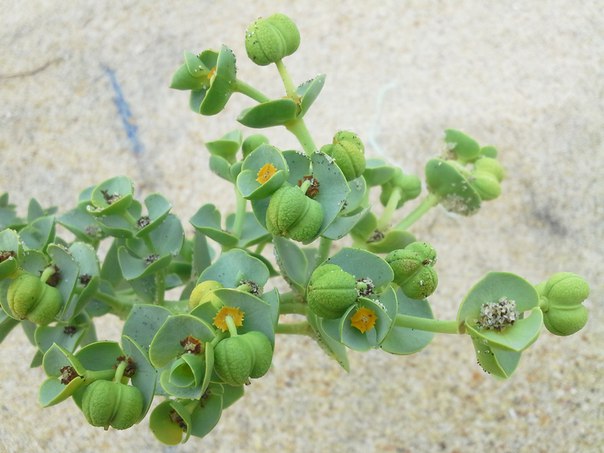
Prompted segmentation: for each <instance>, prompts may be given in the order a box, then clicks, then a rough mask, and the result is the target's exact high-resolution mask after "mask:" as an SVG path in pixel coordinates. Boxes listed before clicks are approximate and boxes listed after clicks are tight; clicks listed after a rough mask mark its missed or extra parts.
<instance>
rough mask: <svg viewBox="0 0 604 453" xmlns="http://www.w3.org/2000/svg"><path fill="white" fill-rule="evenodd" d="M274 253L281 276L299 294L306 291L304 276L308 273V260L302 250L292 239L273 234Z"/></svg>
mask: <svg viewBox="0 0 604 453" xmlns="http://www.w3.org/2000/svg"><path fill="white" fill-rule="evenodd" d="M273 244H274V245H275V255H276V258H277V264H278V265H279V268H280V269H281V272H282V274H283V278H285V280H286V281H287V282H288V283H289V284H290V285H292V286H293V287H294V288H295V289H296V290H297V291H298V292H299V293H300V294H303V293H304V291H306V283H307V280H306V276H307V274H308V261H307V260H306V256H305V255H304V252H302V250H301V249H300V247H298V246H297V245H296V244H295V243H294V242H293V241H290V240H288V239H285V238H282V237H278V236H275V237H274V238H273Z"/></svg>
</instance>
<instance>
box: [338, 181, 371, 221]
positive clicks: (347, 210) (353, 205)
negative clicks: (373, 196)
mask: <svg viewBox="0 0 604 453" xmlns="http://www.w3.org/2000/svg"><path fill="white" fill-rule="evenodd" d="M348 187H349V188H350V193H349V194H348V197H347V198H346V203H345V205H344V209H342V211H341V212H340V215H344V216H349V215H351V214H355V213H356V212H358V210H359V209H361V208H362V207H363V206H367V204H368V203H369V201H368V191H367V183H366V182H365V178H363V177H362V176H360V177H358V178H356V179H353V180H352V181H348Z"/></svg>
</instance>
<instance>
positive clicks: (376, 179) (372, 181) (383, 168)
mask: <svg viewBox="0 0 604 453" xmlns="http://www.w3.org/2000/svg"><path fill="white" fill-rule="evenodd" d="M395 171H396V168H395V167H393V166H391V165H388V163H387V162H386V161H385V160H383V159H375V158H374V159H367V160H366V166H365V171H364V172H363V177H364V178H365V181H366V182H367V185H368V186H381V185H382V184H385V183H386V182H388V181H389V180H390V178H392V177H393V176H394V173H395Z"/></svg>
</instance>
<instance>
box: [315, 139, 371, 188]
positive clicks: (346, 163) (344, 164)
mask: <svg viewBox="0 0 604 453" xmlns="http://www.w3.org/2000/svg"><path fill="white" fill-rule="evenodd" d="M321 152H322V153H325V154H327V155H328V156H330V157H331V158H333V159H334V160H335V161H336V164H337V165H338V167H340V170H342V173H343V174H344V177H345V178H346V180H347V181H351V180H353V179H356V178H358V177H359V176H361V175H362V174H363V172H364V171H365V147H364V146H363V142H362V141H361V139H360V138H359V137H358V136H357V135H356V134H354V133H353V132H348V131H339V132H337V133H336V135H334V137H333V143H332V144H330V145H325V146H323V147H322V148H321Z"/></svg>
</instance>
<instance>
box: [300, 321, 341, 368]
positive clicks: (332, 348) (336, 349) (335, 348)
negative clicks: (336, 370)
mask: <svg viewBox="0 0 604 453" xmlns="http://www.w3.org/2000/svg"><path fill="white" fill-rule="evenodd" d="M308 323H309V324H310V326H311V327H312V328H313V330H314V331H315V335H316V336H315V340H316V342H317V343H318V344H319V346H320V347H321V349H323V351H325V353H326V354H327V355H328V356H329V357H331V358H332V359H334V360H335V361H336V362H338V363H339V364H340V366H341V367H342V368H344V369H345V370H346V371H350V365H349V362H348V355H347V353H346V346H344V345H343V344H342V343H340V342H339V341H336V340H334V339H333V338H331V337H330V336H329V335H328V334H327V332H325V329H324V328H323V326H322V325H321V324H322V323H321V319H320V318H318V317H317V316H316V315H315V314H314V313H309V314H308Z"/></svg>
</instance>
